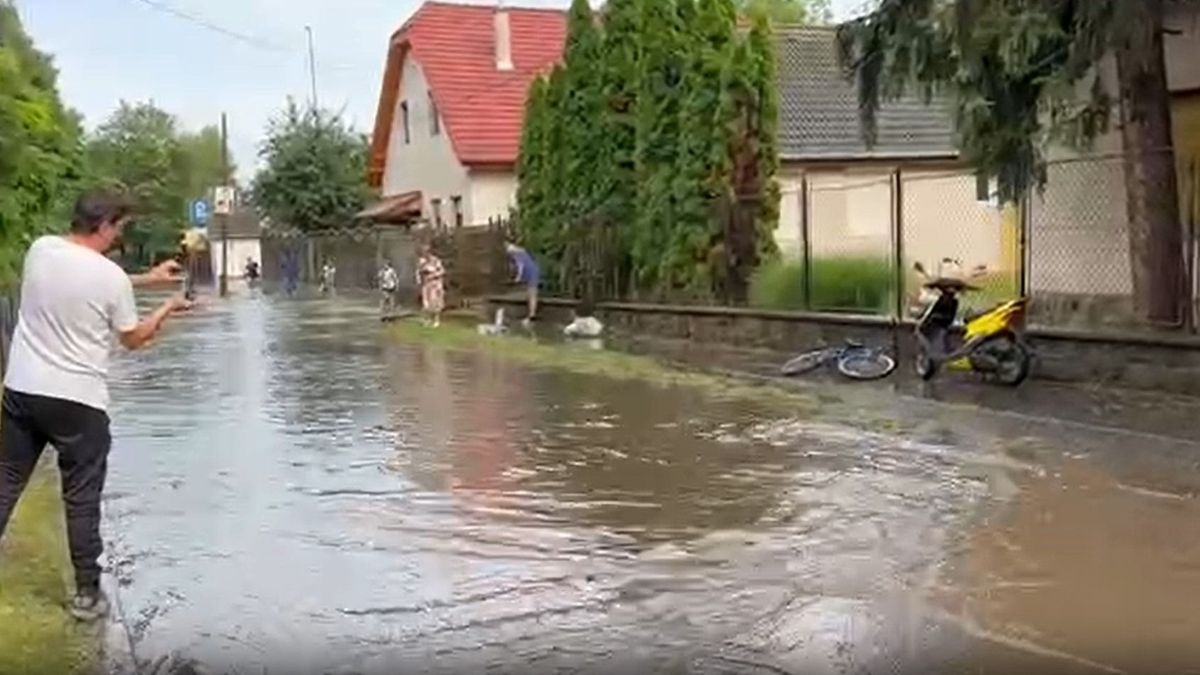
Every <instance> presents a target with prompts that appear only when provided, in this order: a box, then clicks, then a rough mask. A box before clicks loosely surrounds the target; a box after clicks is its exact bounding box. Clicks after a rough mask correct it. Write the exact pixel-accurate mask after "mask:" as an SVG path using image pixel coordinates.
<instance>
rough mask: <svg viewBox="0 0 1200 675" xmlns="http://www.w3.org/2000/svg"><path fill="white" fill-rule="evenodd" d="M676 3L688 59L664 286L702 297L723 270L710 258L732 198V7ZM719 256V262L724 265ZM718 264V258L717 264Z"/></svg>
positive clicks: (722, 1)
mask: <svg viewBox="0 0 1200 675" xmlns="http://www.w3.org/2000/svg"><path fill="white" fill-rule="evenodd" d="M689 5H690V2H688V3H680V8H681V15H682V17H683V18H682V21H683V22H684V25H690V26H691V27H692V30H690V31H688V35H689V37H690V40H689V42H690V45H689V46H688V47H687V49H686V50H685V53H686V54H687V55H688V56H689V57H690V58H689V60H688V63H687V70H686V73H685V75H684V82H683V86H684V91H685V92H686V94H685V95H686V98H685V100H684V102H683V109H682V110H681V112H680V119H679V124H680V143H679V149H678V155H677V157H676V161H677V165H676V170H675V175H674V180H675V190H674V191H675V201H676V211H675V218H674V222H673V223H672V225H673V227H672V229H671V245H670V247H669V249H668V250H669V251H670V258H669V259H668V260H667V261H666V264H667V266H668V272H667V276H668V278H669V279H670V283H671V284H672V285H673V286H675V287H678V288H681V289H688V290H690V291H692V292H707V291H709V290H710V289H711V288H712V284H713V282H714V281H718V282H719V280H720V278H721V277H723V276H724V272H725V269H724V268H726V267H727V265H724V264H721V265H718V266H717V267H718V269H713V265H712V264H711V262H710V252H712V249H713V247H714V246H719V247H721V248H722V249H723V248H724V247H723V244H722V241H723V236H722V235H723V230H724V227H723V225H724V223H723V222H721V221H722V218H721V217H720V216H721V213H722V212H721V211H719V210H718V209H719V208H720V207H722V206H723V205H727V204H728V203H729V200H730V197H731V195H732V185H731V183H730V178H731V176H730V172H729V159H730V158H729V152H728V150H729V144H728V138H729V134H730V133H731V131H732V123H733V119H734V114H735V113H734V108H733V102H732V100H731V99H730V96H731V93H732V92H731V91H730V88H729V86H728V85H729V80H730V77H731V76H732V71H731V69H730V65H731V62H732V59H733V55H734V52H735V49H736V43H735V36H734V20H735V12H734V7H733V2H732V0H699V2H698V3H697V4H696V5H695V6H694V15H693V18H690V19H689V17H688V16H687V13H688V12H691V11H693V8H690V7H689ZM723 257H724V256H723V252H722V258H723ZM717 259H720V258H717Z"/></svg>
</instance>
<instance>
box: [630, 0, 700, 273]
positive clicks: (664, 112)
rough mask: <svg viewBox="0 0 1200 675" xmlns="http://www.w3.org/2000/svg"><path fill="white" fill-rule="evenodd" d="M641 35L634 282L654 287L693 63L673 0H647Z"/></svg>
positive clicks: (671, 214)
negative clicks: (689, 69) (687, 79)
mask: <svg viewBox="0 0 1200 675" xmlns="http://www.w3.org/2000/svg"><path fill="white" fill-rule="evenodd" d="M687 1H688V2H689V4H690V0H687ZM651 36H653V37H651ZM639 40H640V43H641V54H640V58H639V61H638V72H637V85H638V89H637V127H636V142H635V146H634V151H635V155H634V157H635V160H634V161H635V166H636V172H637V188H638V189H637V210H636V212H635V213H634V214H633V230H634V231H633V236H632V237H631V239H632V241H631V247H630V265H631V267H632V272H633V275H634V276H635V283H634V286H640V287H641V288H651V287H654V286H656V285H658V284H659V283H660V282H661V281H663V280H664V279H663V278H664V277H665V276H666V275H665V274H664V269H663V268H664V258H665V256H664V254H665V253H667V245H668V241H669V239H670V233H671V229H672V228H673V226H674V221H675V194H674V185H673V176H674V172H675V169H676V163H677V160H676V153H677V150H678V147H679V140H680V110H681V102H682V99H683V93H684V90H683V86H684V76H685V74H686V72H687V65H688V63H687V58H686V54H685V53H683V51H682V49H681V46H682V45H686V34H685V32H684V25H683V23H682V21H681V17H680V14H679V13H678V12H677V11H676V9H675V7H674V6H673V3H670V2H651V1H648V0H647V1H644V2H642V20H641V32H640V37H639Z"/></svg>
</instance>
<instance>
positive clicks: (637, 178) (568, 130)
mask: <svg viewBox="0 0 1200 675" xmlns="http://www.w3.org/2000/svg"><path fill="white" fill-rule="evenodd" d="M600 19H601V20H600V21H599V22H597V21H596V17H595V15H594V14H593V13H592V12H591V10H590V8H589V7H588V4H587V2H584V1H583V0H576V1H575V2H574V4H573V5H572V10H571V14H570V20H569V29H568V39H567V48H566V56H565V59H564V62H563V64H562V65H561V66H560V67H558V68H556V69H555V70H554V71H553V73H552V74H551V75H550V77H549V79H548V80H545V81H543V80H538V81H536V82H534V84H533V85H532V86H531V88H530V92H529V98H528V100H527V107H526V119H525V126H524V130H523V136H522V141H521V159H520V163H519V169H518V170H519V172H520V173H519V179H520V186H519V188H518V222H519V229H520V236H521V237H522V239H523V240H524V242H525V243H526V244H527V245H528V246H529V247H530V248H531V249H532V250H534V251H536V252H537V253H539V254H540V256H541V257H542V258H543V259H544V260H545V261H546V266H547V272H548V277H549V278H551V279H556V280H557V281H558V282H559V286H560V288H559V289H558V290H562V291H566V292H571V293H577V294H580V295H588V294H595V293H597V292H598V291H600V290H601V289H602V290H603V292H606V293H611V294H620V293H623V292H632V293H635V294H642V293H646V294H653V295H658V296H674V297H678V296H680V295H686V296H689V297H692V298H696V297H707V296H709V295H710V294H711V293H712V292H713V291H714V290H715V288H714V286H717V285H719V284H718V283H715V282H718V277H723V276H724V275H725V273H726V272H727V271H728V270H729V269H736V273H737V274H738V275H740V276H745V277H746V278H748V275H749V271H748V270H746V269H745V267H746V266H749V267H753V265H754V264H755V263H756V262H757V260H758V254H759V250H760V248H761V250H763V251H769V248H770V247H769V245H766V244H763V242H762V238H761V237H760V236H759V231H760V229H763V228H765V229H766V231H767V232H768V233H770V232H771V231H773V229H774V228H773V223H774V219H775V218H777V216H774V215H772V214H775V213H777V208H778V207H777V189H776V188H775V187H774V184H773V183H774V173H775V168H774V167H775V165H774V163H773V162H774V161H775V159H774V157H770V158H766V157H765V156H764V154H763V153H764V152H773V149H774V147H775V145H774V136H773V135H774V133H775V126H776V125H775V118H776V117H777V112H776V110H775V107H777V106H776V104H775V99H774V93H773V91H771V90H773V88H774V86H775V83H774V81H773V78H774V70H773V68H774V66H773V64H774V61H773V58H774V57H773V52H772V49H773V47H772V45H771V44H770V40H769V35H768V31H769V28H768V22H769V20H768V19H767V18H766V17H765V16H760V17H759V18H758V19H756V25H758V26H759V29H758V30H759V33H755V34H752V35H750V36H746V35H743V34H742V33H741V32H739V31H738V30H737V10H736V5H735V2H734V0H654V1H649V0H611V1H610V3H609V4H608V5H606V7H605V9H604V11H603V13H602V14H601V15H600ZM764 50H765V51H764ZM763 77H766V78H769V79H770V81H769V82H765V81H764V80H763V79H762V78H763ZM772 106H775V107H772ZM744 165H748V166H750V167H751V168H750V169H745V168H744ZM737 167H742V168H741V169H740V173H738V172H735V168H737ZM745 177H749V178H745ZM772 195H775V200H776V203H775V204H769V203H768V202H770V200H771V198H772ZM743 202H745V203H747V204H750V207H749V208H741V206H740V205H741V204H742V203H743ZM735 203H736V204H738V205H739V208H738V209H737V215H738V218H736V219H735V218H734V217H733V215H734V211H735V209H734V208H733V206H734V204H735ZM766 221H769V224H768V223H767V222H766ZM768 239H769V237H768ZM734 240H736V241H737V242H740V243H739V244H738V245H737V247H735V248H734V249H732V250H733V251H734V254H732V255H730V254H728V253H727V251H726V248H727V247H728V245H729V244H730V242H732V241H734ZM712 251H720V252H721V259H722V260H731V261H734V265H733V267H732V268H731V266H730V264H728V263H726V262H722V263H720V264H718V265H714V264H713V263H712V260H711V256H710V253H711V252H712ZM743 285H744V284H743ZM743 295H744V294H743Z"/></svg>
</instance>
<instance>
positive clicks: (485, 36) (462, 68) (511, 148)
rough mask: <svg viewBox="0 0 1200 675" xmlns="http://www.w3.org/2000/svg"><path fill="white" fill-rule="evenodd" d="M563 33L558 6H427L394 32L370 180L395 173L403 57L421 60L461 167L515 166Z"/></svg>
mask: <svg viewBox="0 0 1200 675" xmlns="http://www.w3.org/2000/svg"><path fill="white" fill-rule="evenodd" d="M502 27H503V30H502ZM498 35H500V36H508V37H507V39H508V49H506V50H504V52H505V56H506V57H507V58H506V59H505V58H498V57H499V56H500V52H501V50H500V49H499V48H498V42H497V36H498ZM565 39H566V15H565V13H564V12H561V11H557V10H537V9H518V8H505V9H497V8H496V7H489V6H478V5H458V4H450V3H444V2H426V3H425V4H424V5H422V6H421V7H420V9H418V10H417V12H416V13H415V14H414V15H413V16H412V18H410V19H409V20H408V22H406V23H405V24H404V26H402V27H401V28H400V30H399V31H397V32H396V34H395V35H394V36H393V37H392V41H391V45H390V49H389V52H388V63H387V67H386V70H385V73H384V78H383V90H382V92H381V94H380V103H379V109H378V112H377V116H376V123H375V135H374V137H373V139H372V147H371V157H370V180H371V183H372V185H375V186H381V185H382V184H383V182H384V174H385V173H390V171H389V169H388V168H387V164H388V162H389V161H390V159H391V149H392V147H393V146H394V139H393V138H392V136H393V133H394V132H395V131H396V130H397V129H398V128H400V127H398V122H401V123H402V120H397V117H398V115H399V114H400V108H399V107H398V105H399V103H400V101H399V99H400V98H401V91H402V90H403V89H404V83H403V76H404V72H405V69H406V66H405V64H406V63H409V62H411V61H413V60H415V61H416V62H418V63H419V64H420V67H421V71H422V72H423V74H424V77H425V78H426V81H427V83H428V87H429V92H430V94H431V96H432V101H433V102H434V103H435V104H436V106H437V108H438V110H439V111H440V112H441V120H442V122H443V131H444V134H445V136H446V137H447V139H448V142H449V144H450V146H451V147H452V148H453V150H454V154H455V156H456V157H457V159H458V161H459V163H460V164H461V165H463V166H466V167H497V166H498V167H511V166H512V165H513V164H514V163H515V162H516V158H517V150H518V145H519V142H520V135H521V123H522V119H523V116H524V109H525V98H526V93H527V91H528V87H529V83H530V81H532V79H533V78H534V77H535V76H536V75H538V74H539V73H542V72H544V71H546V70H548V69H549V68H551V67H553V65H554V64H556V63H558V62H559V61H560V60H561V58H562V50H563V44H564V41H565ZM506 60H507V61H508V63H502V61H506ZM410 113H411V111H410ZM414 131H416V130H414Z"/></svg>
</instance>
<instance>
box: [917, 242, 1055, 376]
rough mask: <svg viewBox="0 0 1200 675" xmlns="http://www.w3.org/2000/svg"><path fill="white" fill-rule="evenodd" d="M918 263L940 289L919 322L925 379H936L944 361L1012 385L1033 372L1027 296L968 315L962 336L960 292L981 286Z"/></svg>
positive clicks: (935, 289)
mask: <svg viewBox="0 0 1200 675" xmlns="http://www.w3.org/2000/svg"><path fill="white" fill-rule="evenodd" d="M914 269H915V270H916V271H917V273H918V274H919V275H921V277H922V278H923V280H924V284H923V285H924V287H925V288H927V289H929V290H930V291H933V292H934V293H935V294H936V299H935V300H934V301H933V302H931V303H930V304H929V306H928V307H927V308H926V309H925V312H924V314H922V316H921V319H920V320H919V321H918V322H917V329H916V338H917V359H916V371H917V375H918V376H920V378H921V379H923V380H932V379H933V378H934V376H936V375H937V373H938V370H940V369H941V368H942V367H943V366H948V367H950V368H962V369H965V370H973V371H975V372H977V373H981V374H983V375H984V376H986V377H989V378H991V379H994V380H995V381H996V382H999V383H1001V384H1004V385H1008V386H1012V387H1015V386H1017V385H1019V384H1021V383H1022V382H1024V381H1025V378H1027V377H1029V369H1030V365H1031V362H1032V360H1033V359H1032V356H1031V354H1030V349H1029V346H1028V344H1027V343H1026V341H1025V338H1024V332H1025V310H1026V308H1027V307H1028V305H1029V300H1028V299H1027V298H1020V299H1017V300H1010V301H1008V302H1005V303H1002V304H1000V305H999V306H997V307H994V308H992V309H990V310H988V311H986V312H982V313H979V314H976V315H973V316H968V317H966V319H965V321H964V325H963V329H962V334H961V336H959V335H956V333H957V332H958V331H955V330H954V327H955V322H956V320H957V318H958V307H959V303H958V298H959V295H961V294H962V293H964V292H967V291H978V290H980V289H979V288H978V287H976V286H972V285H971V284H968V283H967V282H966V281H964V280H962V279H958V278H949V277H941V276H939V277H936V278H933V277H930V276H929V275H928V274H927V273H926V272H925V268H924V267H922V266H921V264H920V263H917V264H916V265H915V266H914Z"/></svg>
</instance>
